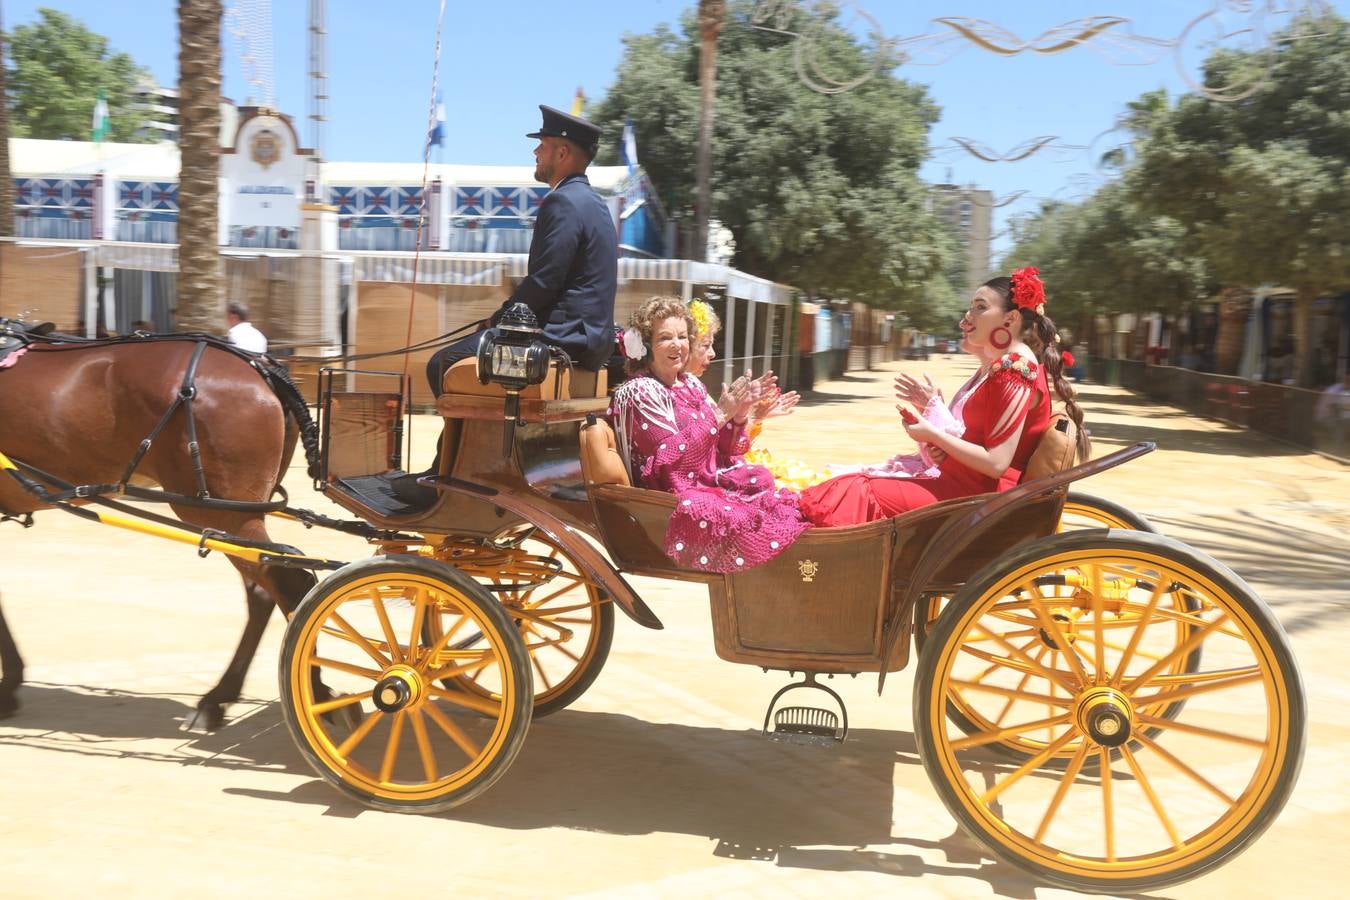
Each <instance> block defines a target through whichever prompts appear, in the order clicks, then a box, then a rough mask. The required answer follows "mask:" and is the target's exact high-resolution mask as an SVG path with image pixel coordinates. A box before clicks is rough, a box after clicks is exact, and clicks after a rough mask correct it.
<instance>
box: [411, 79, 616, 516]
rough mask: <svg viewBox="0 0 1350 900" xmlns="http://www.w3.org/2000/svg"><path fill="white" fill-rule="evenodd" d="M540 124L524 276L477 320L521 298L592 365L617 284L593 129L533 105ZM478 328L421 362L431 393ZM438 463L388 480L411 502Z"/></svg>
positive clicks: (555, 340)
mask: <svg viewBox="0 0 1350 900" xmlns="http://www.w3.org/2000/svg"><path fill="white" fill-rule="evenodd" d="M539 110H540V112H541V113H542V114H543V124H542V125H541V126H540V128H539V130H538V131H532V132H530V133H529V134H527V135H526V137H530V138H538V140H539V145H538V146H537V147H535V148H534V177H535V179H536V180H538V181H542V182H543V183H545V184H547V185H548V186H549V188H550V189H551V190H550V192H549V194H548V195H547V196H545V197H544V199H543V201H542V202H541V203H540V204H539V212H538V216H537V218H536V219H535V225H534V236H533V237H532V238H531V240H530V259H529V270H528V274H526V276H525V277H524V278H523V279H522V280H521V282H520V284H518V285H516V289H515V290H514V291H512V292H511V296H510V297H508V298H507V299H506V301H505V302H503V303H502V305H501V307H500V308H499V309H498V310H497V311H496V312H495V313H493V314H492V316H491V317H490V318H489V319H488V320H486V321H485V322H483V323H480V324H481V325H482V326H483V327H484V328H486V327H488V326H492V325H496V324H497V322H498V320H499V319H500V318H501V316H502V314H503V313H504V312H505V311H506V310H507V309H509V308H510V307H511V306H512V305H513V304H515V303H524V304H525V305H526V306H528V307H529V308H530V309H531V310H532V311H533V312H534V315H535V318H537V319H538V320H539V324H540V327H541V328H542V329H543V338H544V340H545V341H547V342H548V343H550V344H553V345H554V346H556V347H559V348H560V349H562V350H564V351H566V353H567V355H568V356H569V357H571V359H572V362H573V363H575V364H576V365H579V366H581V367H582V368H584V369H591V370H596V371H598V370H600V369H603V368H604V367H605V364H606V363H607V362H609V358H610V355H611V354H612V353H613V351H614V294H615V291H616V290H617V289H618V278H619V244H618V237H617V233H616V232H615V229H614V220H613V219H612V218H611V217H610V214H609V209H608V208H607V207H606V206H605V202H604V201H603V200H601V199H600V197H599V195H597V194H596V193H595V191H594V190H592V189H591V183H590V181H589V180H588V179H587V178H586V168H587V166H589V165H590V164H591V161H592V160H593V159H595V154H596V151H597V150H598V149H599V145H600V128H599V126H597V125H595V124H593V123H591V122H588V121H586V120H585V119H582V118H579V117H577V116H573V115H569V114H567V113H565V112H563V111H561V110H558V109H554V108H553V107H551V106H544V105H543V104H540V106H539ZM482 332H483V330H482V329H481V328H480V329H479V330H476V331H474V332H473V333H472V334H470V335H469V336H468V337H465V338H461V339H460V340H458V341H455V342H454V343H453V344H450V345H449V346H447V347H442V348H441V349H440V350H438V351H437V352H436V354H435V355H433V356H432V357H431V359H430V360H429V361H428V362H427V380H428V381H430V382H431V391H432V393H433V394H434V395H436V396H437V397H439V396H440V395H441V390H442V387H443V385H444V381H445V372H446V370H447V369H449V368H450V366H452V365H454V364H455V363H456V362H459V361H460V360H462V359H468V358H470V357H472V356H473V355H474V354H475V353H476V352H477V351H478V339H479V337H480V336H481V335H482ZM439 468H440V454H439V449H438V452H437V456H436V458H435V459H434V460H433V461H432V464H431V467H430V468H429V469H428V470H427V471H426V472H424V473H418V474H413V475H409V476H407V477H406V478H402V479H399V480H397V481H395V482H394V490H395V492H396V493H397V494H398V495H399V496H400V497H401V498H403V499H405V500H407V501H408V502H412V503H416V504H419V505H422V504H425V503H428V502H430V501H432V500H434V499H435V492H434V491H430V490H429V489H427V488H423V487H421V486H420V485H418V484H417V483H416V481H417V479H418V478H420V477H422V475H435V474H437V473H438V472H439Z"/></svg>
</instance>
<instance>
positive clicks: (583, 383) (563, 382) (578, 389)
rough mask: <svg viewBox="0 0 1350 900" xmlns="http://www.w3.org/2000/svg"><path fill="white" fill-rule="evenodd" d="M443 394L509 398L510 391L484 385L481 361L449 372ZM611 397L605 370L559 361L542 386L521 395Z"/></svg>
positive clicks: (458, 365)
mask: <svg viewBox="0 0 1350 900" xmlns="http://www.w3.org/2000/svg"><path fill="white" fill-rule="evenodd" d="M441 388H442V391H441V392H442V393H443V394H469V395H472V396H477V397H503V398H504V397H505V396H506V390H505V389H504V388H503V387H502V386H501V385H499V384H491V383H489V384H482V383H481V382H479V380H478V360H477V359H474V358H469V359H461V360H459V361H458V362H456V363H455V364H454V365H452V366H450V368H448V369H446V370H445V376H444V377H443V378H442V380H441ZM608 393H609V374H608V373H607V372H605V371H604V370H603V369H602V370H600V371H598V372H596V371H592V370H591V369H580V368H577V367H575V366H573V367H570V368H569V367H567V366H564V365H561V364H560V363H558V362H557V361H555V362H554V363H553V364H552V365H550V366H549V367H548V374H547V375H546V376H545V377H544V380H543V381H542V382H540V383H539V384H531V385H527V386H526V387H525V388H524V389H523V390H521V392H520V396H521V398H522V399H526V400H528V399H540V400H579V399H583V398H594V397H604V396H606V395H607V394H608Z"/></svg>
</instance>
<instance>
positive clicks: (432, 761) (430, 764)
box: [409, 708, 439, 784]
mask: <svg viewBox="0 0 1350 900" xmlns="http://www.w3.org/2000/svg"><path fill="white" fill-rule="evenodd" d="M409 718H411V719H412V727H413V736H414V737H416V738H417V753H418V755H419V756H421V757H422V774H423V775H425V776H426V779H427V783H428V784H430V783H432V782H433V781H435V780H436V779H437V778H438V777H439V775H438V774H437V772H436V754H434V753H433V752H432V751H431V741H430V740H429V739H428V738H427V723H426V722H424V721H422V711H421V710H420V709H416V708H414V709H412V710H410V712H409Z"/></svg>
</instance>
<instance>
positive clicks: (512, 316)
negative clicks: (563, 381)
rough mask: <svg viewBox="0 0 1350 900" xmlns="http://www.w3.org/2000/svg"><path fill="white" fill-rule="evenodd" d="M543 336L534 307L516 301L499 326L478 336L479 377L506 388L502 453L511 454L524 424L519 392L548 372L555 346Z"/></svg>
mask: <svg viewBox="0 0 1350 900" xmlns="http://www.w3.org/2000/svg"><path fill="white" fill-rule="evenodd" d="M542 338H543V331H542V330H541V329H540V328H539V320H538V319H536V318H535V317H534V311H533V310H531V309H530V308H529V307H528V306H526V305H525V304H524V303H513V304H511V306H510V307H509V308H508V309H507V310H506V312H505V313H503V314H502V317H501V319H500V320H499V321H498V322H497V325H496V327H494V328H489V329H487V330H486V331H484V332H483V334H482V336H481V337H480V338H479V339H478V381H479V382H480V383H481V384H489V383H492V384H500V385H501V386H502V387H503V388H504V389H505V390H506V411H505V421H504V422H503V426H502V428H503V430H502V455H503V456H510V455H511V448H512V447H513V446H515V440H516V426H517V425H522V424H524V423H523V422H522V421H521V419H520V392H521V391H522V390H523V389H524V388H526V387H528V386H529V385H532V384H539V383H540V382H541V381H543V380H544V378H545V377H547V376H548V364H549V358H550V356H551V353H552V348H551V347H550V346H549V345H548V344H546V343H544V341H543V339H542Z"/></svg>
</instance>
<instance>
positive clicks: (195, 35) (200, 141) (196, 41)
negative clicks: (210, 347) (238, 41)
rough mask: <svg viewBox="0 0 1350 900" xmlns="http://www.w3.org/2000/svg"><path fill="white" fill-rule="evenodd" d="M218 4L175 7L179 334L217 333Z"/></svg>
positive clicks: (220, 284) (220, 285) (221, 299)
mask: <svg viewBox="0 0 1350 900" xmlns="http://www.w3.org/2000/svg"><path fill="white" fill-rule="evenodd" d="M223 15H224V9H223V7H222V4H221V0H178V98H179V99H178V121H179V136H178V148H179V152H180V154H181V157H182V164H181V166H180V170H179V176H178V310H177V314H176V318H177V325H178V328H179V330H181V331H215V332H219V331H220V330H221V327H222V323H223V320H224V318H225V296H224V274H223V271H222V268H221V263H220V246H219V243H220V240H219V239H220V233H219V224H218V222H219V218H218V217H219V204H220V186H219V180H218V179H219V177H220V80H221V75H220V22H221V17H222V16H223Z"/></svg>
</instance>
